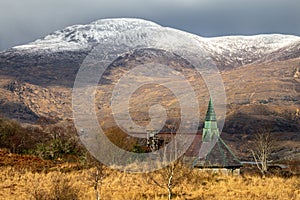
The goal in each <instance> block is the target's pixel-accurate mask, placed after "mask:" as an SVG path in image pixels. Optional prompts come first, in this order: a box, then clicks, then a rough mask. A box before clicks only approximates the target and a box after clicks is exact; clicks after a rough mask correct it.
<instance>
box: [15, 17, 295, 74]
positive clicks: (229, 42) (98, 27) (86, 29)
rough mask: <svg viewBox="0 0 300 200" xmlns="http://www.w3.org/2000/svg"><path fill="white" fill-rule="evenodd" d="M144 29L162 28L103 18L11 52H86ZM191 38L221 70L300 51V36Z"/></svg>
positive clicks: (143, 31)
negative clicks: (105, 42) (207, 53)
mask: <svg viewBox="0 0 300 200" xmlns="http://www.w3.org/2000/svg"><path fill="white" fill-rule="evenodd" d="M147 29H151V30H155V31H157V32H161V31H163V30H164V27H162V26H160V25H158V24H156V23H153V22H150V21H146V20H141V19H127V18H121V19H102V20H98V21H95V22H92V23H90V24H86V25H73V26H69V27H66V28H65V29H63V30H58V31H55V32H53V33H52V34H50V35H48V36H46V37H44V38H42V39H38V40H36V41H34V42H32V43H29V44H25V45H20V46H16V47H13V49H12V50H13V51H19V53H21V52H35V53H37V52H41V53H50V54H51V53H54V54H55V53H57V52H63V51H80V50H81V51H89V50H90V49H91V48H92V47H93V46H94V45H96V44H97V43H99V42H100V41H103V40H113V39H116V38H118V37H120V36H121V35H122V34H126V33H124V32H126V31H128V30H131V31H135V32H137V33H139V32H142V33H147ZM187 34H188V33H187ZM146 37H147V36H146ZM194 38H195V39H196V40H198V41H199V45H201V46H202V47H203V48H204V49H205V50H206V51H207V52H209V53H210V55H211V56H212V57H213V59H214V60H215V61H216V63H217V65H218V66H219V67H220V68H221V69H225V68H227V67H233V66H241V65H245V64H249V63H253V62H259V61H260V60H263V61H265V60H266V59H267V58H269V57H270V56H268V55H270V54H272V55H273V56H272V57H273V58H274V57H278V55H277V56H276V55H274V53H276V52H283V51H284V52H285V53H286V54H288V55H285V56H288V57H291V55H292V54H295V53H297V52H299V51H300V37H298V36H293V35H281V34H269V35H266V34H265V35H255V36H224V37H213V38H204V37H200V36H196V35H194ZM174 42H176V41H174ZM187 45H188V44H187ZM297 55H298V53H297ZM279 57H280V56H279Z"/></svg>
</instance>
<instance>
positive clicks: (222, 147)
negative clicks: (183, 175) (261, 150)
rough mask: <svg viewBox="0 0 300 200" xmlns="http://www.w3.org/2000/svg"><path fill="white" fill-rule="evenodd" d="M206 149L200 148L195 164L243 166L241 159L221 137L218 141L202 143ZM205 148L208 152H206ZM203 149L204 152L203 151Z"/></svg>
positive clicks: (203, 165) (212, 166) (219, 166)
mask: <svg viewBox="0 0 300 200" xmlns="http://www.w3.org/2000/svg"><path fill="white" fill-rule="evenodd" d="M202 146H206V149H204V150H203V149H202V150H200V154H199V157H198V158H197V159H196V160H195V161H194V163H193V166H194V167H199V168H223V167H225V168H231V167H233V168H234V167H241V166H242V164H241V162H240V160H239V159H238V158H237V157H236V156H235V155H234V154H233V152H232V151H231V150H230V148H229V147H228V146H227V145H226V144H225V142H224V141H223V140H222V138H221V137H218V138H217V141H216V143H215V144H214V142H210V143H204V142H203V143H202ZM205 150H206V151H207V152H205ZM201 151H202V152H201Z"/></svg>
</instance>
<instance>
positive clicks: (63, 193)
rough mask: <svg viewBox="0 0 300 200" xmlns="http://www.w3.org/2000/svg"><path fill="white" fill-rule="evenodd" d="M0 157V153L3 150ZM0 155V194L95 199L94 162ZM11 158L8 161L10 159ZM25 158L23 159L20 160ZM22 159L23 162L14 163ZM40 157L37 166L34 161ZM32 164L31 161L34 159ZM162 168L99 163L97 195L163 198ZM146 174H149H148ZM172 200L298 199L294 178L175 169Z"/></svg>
mask: <svg viewBox="0 0 300 200" xmlns="http://www.w3.org/2000/svg"><path fill="white" fill-rule="evenodd" d="M2 156H3V155H2ZM5 156H6V159H3V157H2V160H1V159H0V199H1V200H2V199H3V200H9V199H26V200H27V199H35V200H42V199H50V200H51V199H60V200H63V199H84V200H86V199H96V192H95V177H96V171H97V170H96V168H95V167H84V166H83V165H82V164H71V163H60V164H54V163H52V164H49V163H47V162H45V161H42V160H40V159H37V158H35V157H31V156H25V157H24V156H19V155H18V156H15V155H13V154H6V155H5ZM12 160H13V161H14V162H11V161H12ZM24 160H26V161H24ZM18 161H21V162H22V164H21V165H20V164H18ZM41 162H45V163H43V164H45V165H44V167H42V165H39V164H38V163H41ZM34 163H35V164H34ZM162 172H163V170H161V171H157V172H154V173H152V174H150V175H149V174H148V175H146V174H132V173H124V172H119V171H115V170H112V169H108V168H104V169H103V176H100V177H99V178H101V177H102V178H103V179H102V180H101V181H99V182H98V187H97V191H98V193H99V194H100V199H104V200H106V199H116V200H119V199H120V200H121V199H126V200H127V199H137V200H140V199H167V194H168V192H167V189H165V188H161V187H158V186H157V185H156V184H155V183H154V182H153V181H152V179H155V180H156V181H157V182H159V183H160V184H164V183H165V182H166V179H164V178H162V176H161V175H162ZM149 177H151V178H152V179H150V178H149ZM174 181H176V182H177V184H176V185H175V186H174V190H173V193H174V195H173V199H194V200H200V199H222V200H223V199H249V200H250V199H251V200H253V199H260V200H263V199H276V200H277V199H280V200H285V199H286V200H298V199H300V179H299V177H290V178H282V177H277V176H270V177H267V178H265V179H262V178H260V177H259V176H250V175H241V176H224V175H216V174H215V175H212V174H207V173H204V172H200V171H199V170H192V171H190V170H189V169H187V168H183V167H181V168H179V169H178V170H177V171H175V173H174Z"/></svg>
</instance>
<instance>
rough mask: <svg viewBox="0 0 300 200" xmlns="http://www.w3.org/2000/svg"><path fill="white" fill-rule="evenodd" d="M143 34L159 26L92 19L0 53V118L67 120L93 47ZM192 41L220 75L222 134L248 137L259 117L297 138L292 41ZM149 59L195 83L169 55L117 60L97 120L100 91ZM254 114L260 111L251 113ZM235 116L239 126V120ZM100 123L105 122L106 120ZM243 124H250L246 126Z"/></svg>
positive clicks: (105, 106) (296, 48)
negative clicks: (223, 103) (82, 66)
mask: <svg viewBox="0 0 300 200" xmlns="http://www.w3.org/2000/svg"><path fill="white" fill-rule="evenodd" d="M150 29H151V30H152V31H156V32H157V33H159V32H161V31H163V30H164V27H162V26H160V25H158V24H155V23H153V22H149V21H145V20H140V19H106V20H98V21H95V22H92V23H91V24H87V25H74V26H69V27H66V28H65V29H63V30H59V31H55V32H54V33H52V34H50V35H48V36H46V37H44V38H42V39H39V40H36V41H34V42H32V43H29V44H26V45H21V46H16V47H13V48H11V49H9V50H7V51H3V52H0V78H1V79H0V94H1V96H0V109H1V115H4V116H6V117H9V118H14V119H19V120H23V121H26V122H31V123H35V122H36V120H38V119H39V118H51V119H55V120H57V121H65V120H71V118H72V110H71V88H72V87H73V83H74V80H75V77H76V74H77V71H78V69H79V67H80V64H81V63H82V61H83V60H84V58H85V57H86V56H87V55H88V53H89V52H90V51H91V50H92V49H93V47H94V46H95V45H97V44H98V42H99V41H102V40H107V39H109V40H113V39H116V38H118V37H119V36H122V34H124V33H125V32H126V31H129V30H130V31H134V32H136V34H137V35H139V34H142V35H141V37H145V38H147V37H149V36H148V35H147V30H150ZM193 37H194V38H195V39H196V40H198V41H199V45H201V46H202V47H203V49H205V50H206V51H207V52H208V53H209V54H210V55H211V57H212V59H213V60H214V61H215V62H216V64H217V66H218V67H219V69H220V70H221V75H222V77H223V79H224V84H225V87H226V92H227V98H228V115H227V116H228V119H230V120H227V125H226V126H225V128H226V130H225V131H227V132H242V131H243V132H247V133H248V132H253V131H254V129H253V128H251V125H252V123H254V124H255V123H256V122H255V121H257V120H262V121H266V119H265V118H266V117H269V119H268V120H267V121H270V123H276V122H278V124H279V125H278V126H276V131H281V132H284V131H285V129H287V130H288V131H292V132H293V131H300V128H299V124H297V122H296V121H295V114H296V110H297V108H299V99H300V98H299V91H300V89H299V84H300V83H299V77H296V76H294V74H295V71H296V69H297V67H300V60H299V56H300V37H298V36H291V35H280V34H270V35H256V36H224V37H216V38H203V37H200V36H196V35H194V36H193ZM174 42H176V41H174ZM187 46H188V44H187ZM151 60H154V61H155V60H156V61H157V62H162V63H167V64H168V65H169V66H171V67H173V68H174V69H176V70H177V71H181V72H182V71H186V74H185V75H186V76H187V77H189V79H188V80H190V81H191V82H193V84H194V85H197V84H199V83H203V82H201V81H203V80H202V79H201V78H196V75H195V74H193V72H192V70H191V69H192V66H189V63H187V61H185V60H182V59H181V58H179V57H176V55H173V54H169V53H166V52H162V51H161V50H155V49H154V50H153V49H146V50H141V51H136V52H133V53H132V54H131V55H123V56H121V57H120V58H118V60H116V61H115V62H114V63H113V64H112V68H111V69H110V70H109V71H108V72H107V76H106V81H107V82H106V83H105V84H104V86H103V88H100V89H102V90H101V91H99V96H98V98H99V102H101V104H99V105H98V107H100V108H101V110H102V112H103V113H104V114H105V113H106V114H107V113H108V112H109V111H110V110H109V98H108V96H107V92H108V90H109V89H112V88H113V84H112V83H114V82H116V81H117V80H118V78H120V77H121V76H122V75H123V74H124V73H125V72H126V71H128V70H129V69H130V67H129V66H131V65H132V64H137V63H143V62H150V61H151ZM172 61H173V62H172ZM187 66H189V67H187ZM203 85H204V84H203ZM203 85H201V86H199V87H198V88H196V90H197V92H198V94H199V101H201V102H204V103H203V104H201V108H200V109H201V110H202V111H203V112H205V109H206V105H207V101H208V98H209V97H208V93H207V89H206V88H205V86H203ZM145 90H146V88H145ZM143 91H144V90H141V91H140V93H143ZM157 94H160V93H159V92H158V93H157V91H150V92H149V91H148V93H147V95H148V96H138V95H137V97H136V99H135V100H133V102H134V104H136V105H139V103H140V102H142V101H143V100H144V99H145V98H149V99H153V98H154V97H155V96H156V95H157ZM201 94H202V95H201ZM160 95H163V94H160ZM167 99H168V98H167ZM168 101H171V100H170V99H168ZM171 102H172V101H171ZM174 102H175V101H174ZM174 105H175V104H174ZM261 107H264V111H262V110H261V109H258V108H261ZM139 109H140V108H139ZM146 112H147V111H146V110H145V111H143V112H139V113H138V114H137V113H135V114H133V115H135V116H136V118H139V117H141V116H144V117H143V119H145V120H146V119H148V117H147V116H148V115H147V113H146ZM176 112H177V111H176ZM176 112H175V113H176ZM262 112H264V113H265V115H264V114H263V113H262ZM173 114H174V113H173ZM241 114H242V115H243V116H244V119H245V120H244V122H241V121H239V120H240V119H241V117H240V116H241ZM259 116H265V117H259ZM254 119H255V120H254ZM105 120H111V118H110V116H108V117H106V118H105V119H104V121H105ZM249 120H250V121H251V123H250V125H249V124H248V125H247V121H249ZM106 122H107V121H106ZM245 123H246V124H245ZM108 124H110V123H108ZM237 124H238V125H237ZM241 127H248V128H243V129H241Z"/></svg>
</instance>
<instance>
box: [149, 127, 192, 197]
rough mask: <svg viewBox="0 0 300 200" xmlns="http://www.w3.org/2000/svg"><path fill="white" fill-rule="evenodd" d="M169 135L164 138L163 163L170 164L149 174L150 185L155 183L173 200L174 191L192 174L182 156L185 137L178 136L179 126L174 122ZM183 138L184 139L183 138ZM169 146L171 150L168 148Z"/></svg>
mask: <svg viewBox="0 0 300 200" xmlns="http://www.w3.org/2000/svg"><path fill="white" fill-rule="evenodd" d="M168 129H169V133H168V135H167V136H165V138H164V144H163V145H164V147H165V148H164V152H163V155H161V156H162V160H163V163H169V162H170V163H169V164H168V165H167V166H166V167H164V168H163V169H161V170H159V171H156V172H152V173H148V176H147V177H148V183H149V182H150V183H154V184H155V185H157V186H158V187H160V188H164V189H166V190H167V191H168V199H169V200H170V199H172V197H173V195H174V193H173V189H174V187H176V185H178V184H179V183H181V181H182V180H183V179H184V178H186V177H187V175H188V174H189V173H191V170H190V169H187V167H186V166H185V165H184V164H183V157H184V156H180V153H179V152H180V148H182V146H181V145H180V143H183V144H184V142H183V141H182V140H183V138H184V137H183V136H181V135H180V134H176V130H177V129H178V124H177V123H176V122H173V123H172V124H171V125H169V126H168ZM181 137H183V138H181ZM179 141H180V142H179ZM167 145H169V148H166V146H167Z"/></svg>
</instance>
